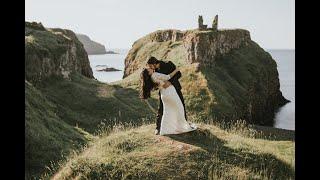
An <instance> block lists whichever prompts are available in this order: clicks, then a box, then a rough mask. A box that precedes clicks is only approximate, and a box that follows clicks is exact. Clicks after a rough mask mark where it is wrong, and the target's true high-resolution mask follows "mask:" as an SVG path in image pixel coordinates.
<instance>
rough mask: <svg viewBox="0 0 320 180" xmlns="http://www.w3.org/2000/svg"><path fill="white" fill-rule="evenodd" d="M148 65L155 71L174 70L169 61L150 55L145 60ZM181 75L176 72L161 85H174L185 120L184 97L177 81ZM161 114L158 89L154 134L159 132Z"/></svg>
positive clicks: (161, 105) (167, 71)
mask: <svg viewBox="0 0 320 180" xmlns="http://www.w3.org/2000/svg"><path fill="white" fill-rule="evenodd" d="M147 64H148V66H149V67H150V68H151V69H153V70H155V71H156V72H159V73H163V74H170V73H171V72H172V71H174V70H175V69H176V66H175V65H174V64H173V63H172V62H171V61H168V62H164V61H160V60H158V59H157V58H155V57H150V58H149V59H148V62H147ZM180 77H181V72H180V71H179V72H177V73H176V74H175V75H174V76H173V77H172V78H171V79H169V81H166V82H165V84H164V85H163V87H164V88H167V87H169V86H170V85H171V84H172V85H173V86H174V88H175V89H176V91H177V94H178V96H179V98H180V100H181V102H182V104H183V108H184V114H185V117H186V120H187V113H186V108H185V105H184V99H183V95H182V93H181V85H180V83H179V80H178V79H179V78H180ZM162 115H163V103H162V100H161V95H160V91H159V109H158V114H157V123H156V125H157V127H156V130H155V134H156V135H158V134H159V133H160V126H161V118H162Z"/></svg>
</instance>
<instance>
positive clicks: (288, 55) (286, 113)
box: [89, 49, 295, 130]
mask: <svg viewBox="0 0 320 180" xmlns="http://www.w3.org/2000/svg"><path fill="white" fill-rule="evenodd" d="M108 50H111V51H114V52H117V53H118V54H103V55H89V60H90V65H91V68H92V70H93V76H94V77H95V78H96V79H97V80H99V81H101V82H105V83H110V82H114V81H118V80H121V79H122V76H123V70H124V59H125V58H126V56H127V54H128V51H129V50H128V49H108ZM266 51H267V52H269V53H270V54H271V56H272V58H273V59H274V60H275V61H276V63H277V68H278V72H279V79H280V90H281V92H282V94H283V96H284V97H285V98H286V99H288V100H290V101H291V102H289V103H287V104H286V105H284V106H282V107H281V108H280V109H279V110H278V112H276V114H275V121H274V122H275V123H274V127H277V128H281V129H289V130H295V50H266ZM105 67H113V68H116V69H119V70H120V71H114V72H104V71H98V70H99V69H102V68H105Z"/></svg>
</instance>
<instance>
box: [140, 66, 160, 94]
mask: <svg viewBox="0 0 320 180" xmlns="http://www.w3.org/2000/svg"><path fill="white" fill-rule="evenodd" d="M156 88H157V84H156V83H154V82H153V81H152V79H151V76H150V75H149V72H148V69H143V71H142V72H141V74H140V95H139V96H140V98H141V99H148V98H149V97H150V94H151V90H153V89H156Z"/></svg>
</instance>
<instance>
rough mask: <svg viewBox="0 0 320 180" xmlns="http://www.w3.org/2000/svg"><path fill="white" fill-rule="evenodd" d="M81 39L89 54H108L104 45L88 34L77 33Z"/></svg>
mask: <svg viewBox="0 0 320 180" xmlns="http://www.w3.org/2000/svg"><path fill="white" fill-rule="evenodd" d="M77 37H78V39H79V41H80V42H81V43H82V44H83V46H84V49H85V50H86V51H87V53H88V54H89V55H92V54H107V51H106V48H105V46H104V45H102V44H100V43H98V42H95V41H93V40H91V39H90V38H89V37H88V36H87V35H84V34H77Z"/></svg>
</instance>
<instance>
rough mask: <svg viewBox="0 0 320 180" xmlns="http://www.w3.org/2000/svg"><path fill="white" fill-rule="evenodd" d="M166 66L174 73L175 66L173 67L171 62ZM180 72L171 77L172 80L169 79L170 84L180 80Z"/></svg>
mask: <svg viewBox="0 0 320 180" xmlns="http://www.w3.org/2000/svg"><path fill="white" fill-rule="evenodd" d="M168 65H169V67H170V69H172V71H174V70H175V69H176V65H174V64H173V63H172V62H171V61H169V62H168ZM181 76H182V75H181V72H180V71H178V72H177V73H176V74H175V75H174V76H172V78H170V79H169V81H170V82H171V83H173V82H174V81H178V79H180V78H181Z"/></svg>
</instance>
